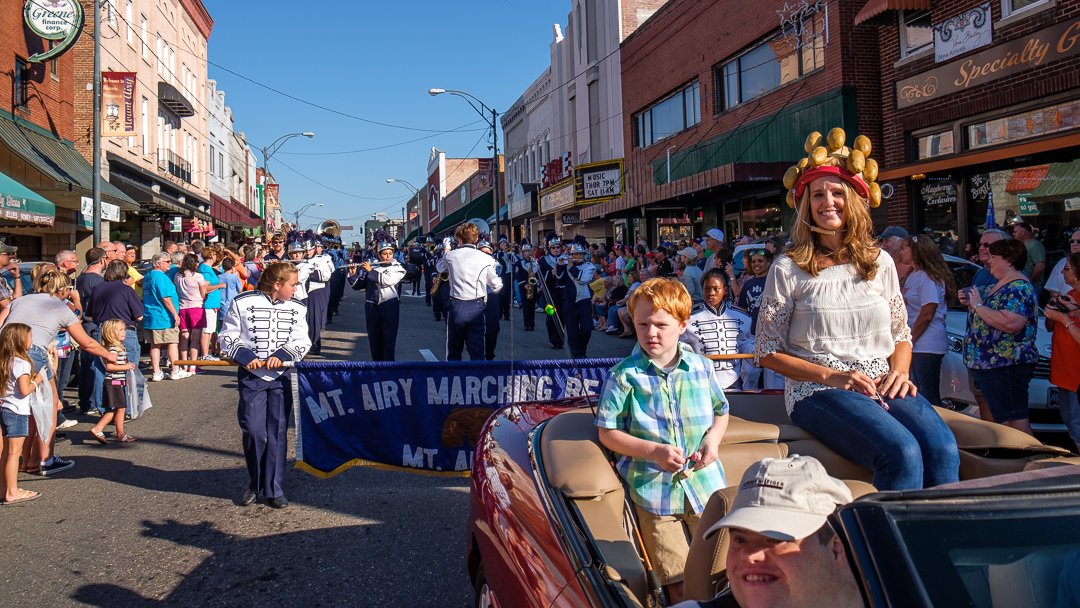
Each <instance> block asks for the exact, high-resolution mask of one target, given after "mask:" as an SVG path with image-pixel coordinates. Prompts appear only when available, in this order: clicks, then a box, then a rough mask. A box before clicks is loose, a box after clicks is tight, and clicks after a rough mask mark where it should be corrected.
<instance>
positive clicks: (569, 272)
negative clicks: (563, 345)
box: [556, 243, 596, 358]
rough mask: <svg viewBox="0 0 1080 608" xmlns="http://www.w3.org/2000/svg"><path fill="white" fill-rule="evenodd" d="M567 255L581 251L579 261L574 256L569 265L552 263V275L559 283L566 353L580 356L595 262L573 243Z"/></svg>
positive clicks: (589, 328)
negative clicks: (553, 273) (554, 270)
mask: <svg viewBox="0 0 1080 608" xmlns="http://www.w3.org/2000/svg"><path fill="white" fill-rule="evenodd" d="M570 253H571V256H573V255H581V256H582V258H581V261H578V260H574V261H573V263H572V264H571V265H570V266H568V267H567V266H561V267H556V276H558V277H559V282H560V283H561V284H562V287H563V289H562V291H563V305H562V310H561V311H559V316H560V317H561V318H562V322H563V326H564V327H566V340H567V342H569V343H570V356H572V357H577V358H584V357H585V351H586V350H587V349H588V347H589V339H590V338H591V337H592V332H593V322H592V295H593V294H592V288H590V287H589V283H592V282H593V279H595V277H596V266H593V264H592V262H588V261H585V256H586V255H587V253H586V250H585V248H584V247H582V246H581V245H579V244H577V243H575V244H574V245H573V246H572V247H571V248H570Z"/></svg>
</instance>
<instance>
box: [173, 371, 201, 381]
mask: <svg viewBox="0 0 1080 608" xmlns="http://www.w3.org/2000/svg"><path fill="white" fill-rule="evenodd" d="M194 375H195V374H193V373H191V372H189V371H185V370H183V369H175V370H173V372H172V373H171V374H169V379H170V380H183V379H184V378H190V377H192V376H194Z"/></svg>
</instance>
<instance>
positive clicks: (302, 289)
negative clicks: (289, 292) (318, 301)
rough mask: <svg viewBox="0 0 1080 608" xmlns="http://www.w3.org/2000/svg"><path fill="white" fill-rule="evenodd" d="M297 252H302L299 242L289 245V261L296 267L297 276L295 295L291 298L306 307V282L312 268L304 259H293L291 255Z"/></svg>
mask: <svg viewBox="0 0 1080 608" xmlns="http://www.w3.org/2000/svg"><path fill="white" fill-rule="evenodd" d="M297 252H299V253H303V252H304V244H303V243H301V242H299V241H294V242H292V243H289V254H290V255H289V261H290V262H292V263H293V266H296V274H297V277H296V280H297V285H296V293H295V294H293V298H294V299H296V300H300V303H301V304H303V305H304V306H307V299H308V293H307V282H308V279H309V278H310V277H311V271H312V267H311V262H310V261H308V260H306V259H304V258H293V257H292V254H293V253H297Z"/></svg>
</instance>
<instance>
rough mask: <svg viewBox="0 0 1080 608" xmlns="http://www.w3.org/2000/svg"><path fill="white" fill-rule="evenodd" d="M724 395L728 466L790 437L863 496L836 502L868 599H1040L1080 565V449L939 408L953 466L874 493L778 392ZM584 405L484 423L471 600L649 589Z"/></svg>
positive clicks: (526, 409) (547, 603)
mask: <svg viewBox="0 0 1080 608" xmlns="http://www.w3.org/2000/svg"><path fill="white" fill-rule="evenodd" d="M729 398H730V400H731V413H732V420H731V424H730V426H729V428H728V431H727V435H726V436H725V437H724V442H723V444H722V446H721V452H720V459H721V461H722V462H723V464H724V468H725V470H726V472H727V478H728V480H729V481H730V480H738V479H740V478H741V477H742V474H743V472H744V471H745V469H746V468H747V467H748V466H749V465H750V464H751V463H753V462H755V461H757V460H759V459H761V458H765V457H784V456H787V455H789V454H796V453H797V454H804V455H810V456H814V457H815V458H817V459H818V460H820V461H821V462H822V463H824V464H825V466H826V468H827V469H828V470H829V472H830V473H831V474H832V475H833V476H834V477H838V478H840V479H843V480H845V482H846V483H848V485H849V487H851V488H852V490H853V494H854V495H855V496H856V497H860V498H858V499H857V500H856V501H855V502H854V503H852V504H850V505H848V506H846V507H844V508H843V509H841V510H840V512H839V513H838V514H837V515H836V516H834V517H835V518H836V520H837V521H836V522H835V527H836V528H837V529H838V530H839V531H840V534H841V537H842V538H843V540H844V541H845V543H847V546H848V549H849V555H850V556H851V564H852V568H853V570H854V571H855V573H856V579H857V580H859V581H860V582H861V585H862V588H863V593H864V596H865V598H866V600H867V604H868V605H871V606H885V605H893V606H934V605H938V606H943V605H949V606H984V605H985V606H1021V605H1024V606H1027V605H1031V606H1042V605H1046V606H1052V605H1054V604H1053V599H1052V598H1053V597H1054V594H1053V593H1051V589H1052V588H1053V589H1056V588H1057V587H1055V585H1057V584H1058V582H1059V576H1058V573H1059V572H1063V571H1064V572H1070V570H1069V568H1070V567H1075V573H1076V576H1077V579H1076V580H1078V581H1080V558H1078V557H1077V556H1078V555H1080V468H1076V467H1074V466H1070V465H1075V464H1080V458H1075V457H1073V456H1071V455H1070V454H1069V453H1068V452H1067V451H1066V450H1063V449H1061V448H1058V447H1054V446H1049V445H1045V444H1042V443H1040V442H1039V441H1038V440H1036V439H1034V438H1033V437H1031V436H1029V435H1026V434H1024V433H1021V432H1019V431H1016V430H1015V429H1011V428H1009V427H1005V426H1002V425H998V424H993V423H988V422H983V421H980V420H976V419H973V418H970V417H967V416H964V415H961V414H957V413H955V412H952V411H949V410H939V411H940V414H941V416H942V418H943V419H944V420H945V421H946V423H947V424H948V425H949V427H950V428H951V429H952V431H953V433H954V434H955V435H956V438H957V443H958V445H959V448H960V463H961V464H960V478H961V480H962V481H961V482H960V483H959V484H953V486H947V487H943V488H940V489H930V490H922V491H919V492H885V493H876V490H875V489H874V488H873V486H871V485H870V484H869V480H870V472H869V471H868V470H866V469H864V468H862V467H860V466H858V465H856V464H854V463H852V462H850V461H848V460H846V459H844V458H842V457H840V456H839V455H837V454H836V453H835V452H833V451H831V450H829V449H828V448H826V447H825V446H824V445H822V444H821V443H820V442H818V441H817V440H815V439H813V438H812V437H811V436H809V435H808V434H807V433H806V432H805V431H803V430H802V429H800V428H798V427H796V426H794V425H792V424H791V422H790V420H789V419H788V417H787V414H786V411H785V409H784V403H783V395H782V394H781V393H779V392H769V391H765V392H758V393H741V394H732V395H729ZM592 405H595V404H590V403H588V402H587V401H585V400H583V399H580V398H579V399H576V400H566V401H560V402H547V403H530V404H522V405H515V406H510V407H506V408H503V409H501V410H499V411H497V412H496V413H495V414H494V415H492V416H491V418H490V419H488V421H487V423H486V424H485V425H484V427H483V430H482V432H481V434H480V436H479V438H478V441H477V449H476V452H475V455H474V462H473V469H472V471H473V473H472V493H471V514H470V525H469V537H468V543H469V546H468V571H469V576H470V578H471V580H472V583H473V587H474V590H475V605H476V606H481V607H487V606H504V607H513V608H518V607H526V606H535V607H538V608H539V607H543V608H548V607H551V606H573V607H582V606H603V607H608V606H611V607H616V606H617V607H626V606H651V605H656V601H655V596H654V595H653V593H652V589H651V587H650V584H649V579H648V577H647V576H646V568H645V566H644V562H643V560H642V557H641V554H640V552H639V544H638V542H637V541H636V538H637V534H636V531H635V529H634V519H633V517H632V516H629V515H628V510H630V509H629V503H628V502H627V501H628V494H627V493H626V491H625V490H624V486H623V483H622V481H621V479H620V478H619V476H618V474H617V473H616V471H615V469H614V467H613V464H612V461H611V460H610V459H609V455H608V454H607V453H606V452H605V450H604V449H603V448H602V447H601V446H600V443H599V441H598V439H597V432H596V429H595V427H594V426H593V411H592V408H591V406H592ZM735 489H736V488H727V489H725V490H721V491H718V492H716V493H715V494H714V495H713V496H712V498H711V500H710V501H709V503H708V505H707V506H706V510H705V513H704V514H703V522H702V524H703V525H702V527H701V528H700V529H701V530H705V529H707V528H708V527H709V525H710V524H711V523H712V522H714V521H716V520H717V519H719V518H720V517H722V516H723V515H724V513H726V511H727V507H728V505H729V504H730V500H731V499H732V498H733V497H734V492H735ZM726 543H727V539H726V534H717V535H714V536H712V537H710V538H709V539H705V538H701V537H700V535H698V536H697V537H695V538H694V539H693V541H692V543H691V547H690V554H689V557H688V560H687V568H686V580H685V593H686V595H687V598H688V599H698V600H710V599H713V598H714V597H717V596H718V595H719V596H720V598H723V597H724V593H725V589H726V578H725V576H724V561H725V558H726V550H727V547H726ZM883 556H886V557H887V560H886V561H887V563H888V567H887V568H883V567H882V564H883V563H885V561H883V559H884V558H883ZM1021 580H1022V581H1023V582H1022V583H1021V582H1020V581H1021ZM935 581H936V582H935ZM1048 594H1049V595H1048ZM1048 597H1049V598H1051V599H1050V600H1048V599H1047V598H1048ZM721 601H722V600H721ZM729 601H730V605H735V604H734V602H733V601H731V600H729ZM1047 601H1050V603H1047Z"/></svg>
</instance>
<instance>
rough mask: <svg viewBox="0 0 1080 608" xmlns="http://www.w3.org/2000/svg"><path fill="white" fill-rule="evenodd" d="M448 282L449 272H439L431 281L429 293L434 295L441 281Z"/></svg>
mask: <svg viewBox="0 0 1080 608" xmlns="http://www.w3.org/2000/svg"><path fill="white" fill-rule="evenodd" d="M449 280H450V273H449V272H440V273H439V274H437V275H435V278H434V279H432V281H431V293H435V292H436V291H439V286H440V285H442V283H443V281H449Z"/></svg>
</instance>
